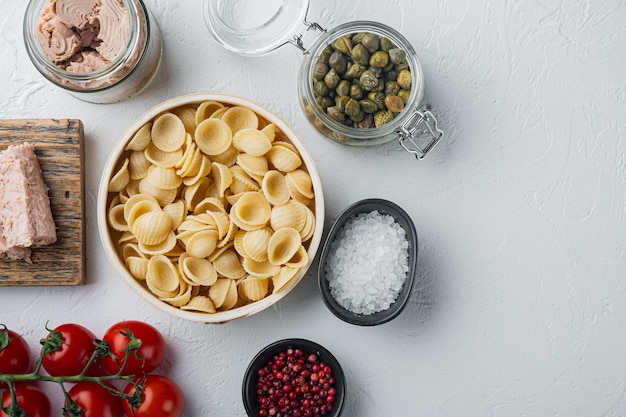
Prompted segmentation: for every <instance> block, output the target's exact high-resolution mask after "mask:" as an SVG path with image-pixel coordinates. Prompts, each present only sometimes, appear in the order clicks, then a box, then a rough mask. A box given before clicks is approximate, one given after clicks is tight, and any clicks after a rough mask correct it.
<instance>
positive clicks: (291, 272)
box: [272, 266, 300, 294]
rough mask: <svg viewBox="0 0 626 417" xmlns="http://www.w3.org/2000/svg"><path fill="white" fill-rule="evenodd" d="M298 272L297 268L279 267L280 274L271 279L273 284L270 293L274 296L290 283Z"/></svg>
mask: <svg viewBox="0 0 626 417" xmlns="http://www.w3.org/2000/svg"><path fill="white" fill-rule="evenodd" d="M299 270H300V269H299V268H292V267H289V266H281V267H280V272H279V273H278V274H277V275H275V276H273V277H272V283H273V289H272V293H273V294H276V293H277V292H278V291H280V290H281V289H283V288H284V287H285V285H287V283H288V282H289V281H291V280H292V279H293V277H295V276H296V274H297V273H298V271H299Z"/></svg>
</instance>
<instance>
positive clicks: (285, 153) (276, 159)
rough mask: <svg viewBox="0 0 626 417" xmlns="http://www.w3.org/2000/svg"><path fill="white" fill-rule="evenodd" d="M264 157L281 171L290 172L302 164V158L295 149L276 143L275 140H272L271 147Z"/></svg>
mask: <svg viewBox="0 0 626 417" xmlns="http://www.w3.org/2000/svg"><path fill="white" fill-rule="evenodd" d="M266 157H267V159H268V160H269V162H270V164H271V165H272V166H273V167H274V168H276V169H277V170H279V171H281V172H290V171H293V170H294V169H296V168H298V167H299V166H300V165H302V159H300V155H298V152H297V151H294V150H291V149H289V148H287V147H285V146H280V145H277V142H274V145H273V146H272V149H270V150H269V151H267V154H266Z"/></svg>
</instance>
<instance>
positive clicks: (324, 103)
mask: <svg viewBox="0 0 626 417" xmlns="http://www.w3.org/2000/svg"><path fill="white" fill-rule="evenodd" d="M315 101H316V102H317V105H318V106H320V107H321V108H322V109H326V108H327V107H330V106H332V105H333V104H335V100H333V99H332V98H330V97H329V96H324V97H318V98H317V99H316V100H315Z"/></svg>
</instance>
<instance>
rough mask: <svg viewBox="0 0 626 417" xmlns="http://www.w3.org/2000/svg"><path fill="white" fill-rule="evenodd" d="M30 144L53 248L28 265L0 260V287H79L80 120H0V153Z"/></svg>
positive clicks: (82, 250) (81, 217)
mask: <svg viewBox="0 0 626 417" xmlns="http://www.w3.org/2000/svg"><path fill="white" fill-rule="evenodd" d="M24 142H30V143H31V144H32V145H33V146H34V147H35V154H36V155H37V159H38V160H39V164H40V165H41V170H42V171H43V177H44V181H45V183H46V185H47V186H48V189H49V191H48V196H49V197H50V206H51V208H52V217H53V218H54V222H55V224H56V227H57V239H58V240H57V242H56V243H55V244H52V245H50V246H46V247H42V248H33V254H32V261H33V263H32V264H28V263H27V262H24V261H12V260H7V259H0V286H9V285H13V286H28V285H30V286H35V285H37V286H39V285H42V286H43V285H48V286H49V285H80V284H84V282H85V210H84V197H83V195H84V189H85V187H84V158H85V157H84V149H83V124H82V123H81V121H80V120H74V119H62V120H51V119H45V120H44V119H42V120H0V151H2V150H4V149H6V148H7V147H8V146H9V145H19V144H22V143H24Z"/></svg>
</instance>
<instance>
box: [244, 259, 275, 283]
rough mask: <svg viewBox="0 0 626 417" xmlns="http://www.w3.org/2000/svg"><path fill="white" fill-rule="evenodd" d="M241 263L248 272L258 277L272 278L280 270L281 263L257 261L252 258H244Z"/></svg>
mask: <svg viewBox="0 0 626 417" xmlns="http://www.w3.org/2000/svg"><path fill="white" fill-rule="evenodd" d="M241 265H242V266H243V269H245V271H246V272H247V273H248V274H250V275H252V276H254V277H257V278H271V277H273V276H274V275H276V274H278V273H279V272H280V266H279V265H273V264H271V263H269V262H267V261H264V262H257V261H255V260H252V259H250V258H243V262H242V263H241Z"/></svg>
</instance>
